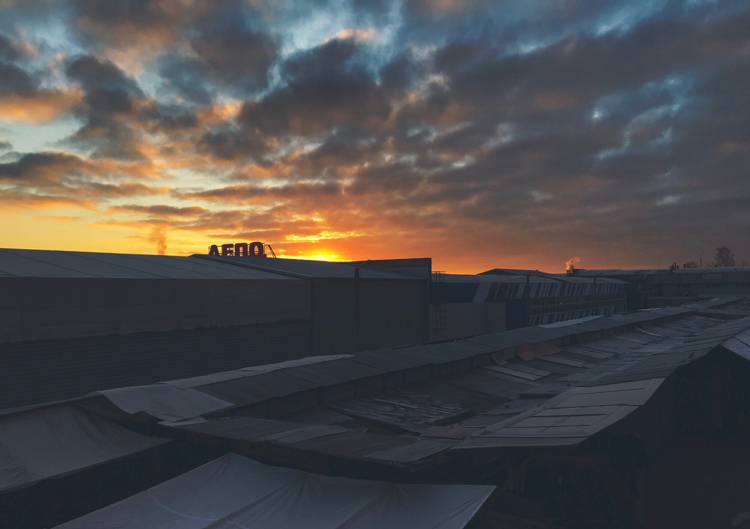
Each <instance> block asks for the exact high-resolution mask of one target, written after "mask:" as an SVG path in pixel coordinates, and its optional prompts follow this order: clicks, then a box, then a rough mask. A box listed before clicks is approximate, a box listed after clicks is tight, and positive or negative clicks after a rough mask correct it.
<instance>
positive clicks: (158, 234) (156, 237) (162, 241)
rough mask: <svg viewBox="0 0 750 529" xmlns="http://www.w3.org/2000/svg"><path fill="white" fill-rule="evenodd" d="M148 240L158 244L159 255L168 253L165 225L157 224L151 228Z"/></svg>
mask: <svg viewBox="0 0 750 529" xmlns="http://www.w3.org/2000/svg"><path fill="white" fill-rule="evenodd" d="M148 240H149V241H151V242H155V243H156V251H157V253H158V254H159V255H164V254H165V253H166V252H167V227H166V226H165V225H164V224H155V225H154V227H153V228H151V235H150V236H149V237H148Z"/></svg>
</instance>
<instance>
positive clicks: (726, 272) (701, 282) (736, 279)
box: [568, 267, 750, 309]
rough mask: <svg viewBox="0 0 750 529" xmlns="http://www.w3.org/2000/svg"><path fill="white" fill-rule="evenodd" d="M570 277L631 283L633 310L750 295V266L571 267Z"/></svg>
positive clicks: (629, 289) (629, 288)
mask: <svg viewBox="0 0 750 529" xmlns="http://www.w3.org/2000/svg"><path fill="white" fill-rule="evenodd" d="M568 277H576V278H587V279H593V278H609V279H617V280H620V281H625V282H627V283H628V284H629V286H628V289H627V290H628V294H629V298H630V303H631V305H632V307H631V308H632V309H637V308H648V307H665V306H669V305H679V304H681V303H687V302H690V301H697V300H700V299H710V298H713V297H716V296H726V295H735V294H741V295H746V296H748V295H750V267H731V268H722V267H711V268H676V267H672V268H664V269H661V268H654V269H645V270H585V269H578V268H571V269H570V270H569V271H568Z"/></svg>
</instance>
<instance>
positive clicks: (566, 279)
mask: <svg viewBox="0 0 750 529" xmlns="http://www.w3.org/2000/svg"><path fill="white" fill-rule="evenodd" d="M527 277H528V282H529V283H590V282H591V281H592V279H591V278H588V277H573V276H565V275H552V274H543V273H539V272H536V273H531V274H529V275H528V276H527V275H525V274H507V275H493V274H488V273H487V272H484V273H482V274H478V275H465V274H464V275H462V274H444V276H441V280H442V281H445V282H446V283H526V280H527ZM598 281H599V282H601V283H622V281H620V280H618V279H611V278H606V277H602V278H599V279H598Z"/></svg>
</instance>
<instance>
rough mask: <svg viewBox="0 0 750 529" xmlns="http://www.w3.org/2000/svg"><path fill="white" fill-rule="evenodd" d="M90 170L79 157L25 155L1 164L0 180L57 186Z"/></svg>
mask: <svg viewBox="0 0 750 529" xmlns="http://www.w3.org/2000/svg"><path fill="white" fill-rule="evenodd" d="M89 168H90V165H89V164H87V162H86V161H85V160H83V159H81V158H79V157H78V156H74V155H72V154H65V153H57V152H39V153H29V154H24V155H23V156H22V157H21V158H20V159H19V160H18V161H15V162H10V163H3V164H0V180H1V181H5V182H11V183H16V182H17V183H26V184H29V185H39V184H46V185H49V184H57V183H59V182H61V180H62V178H63V177H64V176H65V175H69V174H80V173H81V172H82V171H86V170H87V169H89Z"/></svg>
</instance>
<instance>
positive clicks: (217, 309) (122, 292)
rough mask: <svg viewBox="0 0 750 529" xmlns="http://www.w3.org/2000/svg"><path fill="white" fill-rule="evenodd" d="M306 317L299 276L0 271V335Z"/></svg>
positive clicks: (6, 338)
mask: <svg viewBox="0 0 750 529" xmlns="http://www.w3.org/2000/svg"><path fill="white" fill-rule="evenodd" d="M309 319H310V283H309V281H303V280H296V279H287V280H213V279H70V278H20V277H19V278H0V343H2V342H10V341H20V340H38V339H49V338H70V337H75V336H96V335H107V334H119V333H133V332H150V331H164V330H173V329H195V328H204V327H214V326H216V327H222V326H234V325H248V324H259V323H269V322H278V321H293V320H309Z"/></svg>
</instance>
